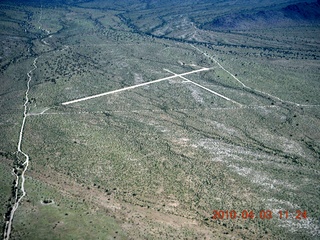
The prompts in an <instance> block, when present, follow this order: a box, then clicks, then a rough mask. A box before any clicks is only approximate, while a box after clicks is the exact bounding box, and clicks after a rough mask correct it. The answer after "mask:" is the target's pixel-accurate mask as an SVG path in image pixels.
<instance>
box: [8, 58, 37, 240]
mask: <svg viewBox="0 0 320 240" xmlns="http://www.w3.org/2000/svg"><path fill="white" fill-rule="evenodd" d="M37 60H38V58H36V59H34V61H33V68H32V69H31V70H30V71H29V72H28V73H27V76H28V81H27V90H26V93H25V102H24V105H23V107H24V111H23V119H22V124H21V128H20V135H19V142H18V147H17V148H18V151H17V154H19V153H20V154H22V155H23V156H24V158H25V160H24V162H23V163H22V164H21V165H20V166H19V165H18V166H15V167H14V168H13V170H12V174H13V175H14V176H15V177H16V180H15V185H14V191H15V199H14V203H13V204H12V209H11V211H10V216H9V219H8V220H7V221H6V223H5V228H4V240H8V239H9V238H10V233H11V228H12V221H13V216H14V214H15V212H16V210H17V209H18V207H19V203H20V202H21V200H22V198H23V197H24V196H25V195H26V191H25V189H24V183H25V176H24V175H25V172H26V171H27V170H28V166H29V156H28V154H26V153H25V152H23V151H22V150H21V146H22V139H23V131H24V127H25V124H26V119H27V116H28V113H27V111H28V101H29V98H28V94H29V91H30V82H31V80H32V76H31V74H32V72H33V71H34V70H36V69H37ZM21 168H22V169H21ZM21 170H22V171H21ZM19 171H21V174H19ZM19 186H20V187H19Z"/></svg>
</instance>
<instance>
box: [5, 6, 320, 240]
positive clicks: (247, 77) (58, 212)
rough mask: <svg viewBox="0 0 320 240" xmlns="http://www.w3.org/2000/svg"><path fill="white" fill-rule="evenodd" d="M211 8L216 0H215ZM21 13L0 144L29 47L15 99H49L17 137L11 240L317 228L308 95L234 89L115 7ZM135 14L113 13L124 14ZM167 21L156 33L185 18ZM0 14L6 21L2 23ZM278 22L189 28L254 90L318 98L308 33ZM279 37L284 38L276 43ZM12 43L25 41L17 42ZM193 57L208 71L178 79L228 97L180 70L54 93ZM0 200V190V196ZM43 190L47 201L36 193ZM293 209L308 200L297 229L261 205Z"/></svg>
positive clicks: (16, 123) (9, 149)
mask: <svg viewBox="0 0 320 240" xmlns="http://www.w3.org/2000/svg"><path fill="white" fill-rule="evenodd" d="M89 4H91V3H84V4H81V6H88V5H89ZM108 4H109V3H105V2H103V3H101V6H108V7H110V6H109V5H108ZM119 4H120V5H118V6H117V8H120V7H121V3H119ZM91 6H92V7H93V6H94V5H91ZM134 6H135V7H138V5H132V6H131V7H132V8H134ZM18 9H20V8H18ZM184 9H185V10H186V9H188V4H187V3H186V6H185V7H184ZM16 11H18V10H16ZM175 11H176V10H174V12H175ZM216 11H217V12H221V11H223V10H222V6H221V8H220V9H217V10H216ZM41 12H42V17H41V18H39V17H40V14H41ZM165 12H168V9H165V8H161V10H159V15H161V14H163V13H165ZM23 13H24V14H27V13H32V14H31V15H28V16H29V17H30V18H29V19H28V25H22V26H20V27H19V28H21V29H27V32H25V33H24V34H23V35H24V37H26V36H29V35H37V36H39V37H38V38H37V39H33V40H31V39H24V38H21V39H20V38H19V40H17V42H16V43H15V44H13V43H10V44H9V45H8V46H7V48H6V49H5V50H4V55H6V54H7V59H6V60H5V63H9V62H10V57H11V56H12V58H14V59H16V60H15V61H14V62H12V63H10V64H9V65H8V66H6V68H5V69H3V73H2V76H4V78H3V88H2V89H1V94H2V95H1V98H0V100H1V102H0V104H1V109H2V114H1V115H0V124H1V125H0V127H1V135H2V139H5V141H2V142H1V144H0V150H1V151H3V152H4V153H8V154H12V153H13V152H14V151H15V148H16V144H17V140H18V134H19V130H20V126H21V120H22V111H23V110H22V107H21V106H22V104H23V97H24V91H25V88H26V86H25V84H26V82H25V80H26V78H27V77H26V73H27V72H28V71H29V70H30V68H31V67H32V66H31V65H32V62H33V59H34V58H35V57H36V56H37V57H38V62H37V67H38V68H37V69H36V70H35V71H34V72H33V74H32V78H33V79H32V82H31V90H30V102H29V105H28V107H29V109H28V112H29V113H39V112H41V111H43V110H44V109H46V108H50V109H49V110H47V111H46V112H45V113H44V114H43V115H34V116H28V118H27V122H26V127H25V131H24V135H23V144H22V147H23V150H24V151H25V152H27V153H28V155H29V156H30V159H31V162H30V163H31V165H30V169H29V171H28V173H27V175H28V177H27V183H26V191H27V197H26V198H25V199H24V200H23V202H22V205H21V206H20V208H19V210H18V211H17V213H16V216H15V219H14V229H13V239H19V238H23V239H37V238H38V239H61V238H70V239H71V238H72V239H99V238H101V239H106V236H107V237H110V238H112V237H116V239H118V238H120V239H121V238H122V239H126V238H132V239H143V238H152V239H181V238H186V239H195V237H198V238H201V239H204V238H205V237H207V238H208V239H214V238H219V239H223V238H225V239H228V238H237V239H238V238H245V239H256V238H257V236H258V237H261V238H265V239H267V238H269V239H272V238H273V239H274V238H280V239H299V238H302V237H305V238H310V239H311V238H313V237H315V236H316V235H319V220H318V217H319V210H318V209H320V206H319V202H318V197H319V194H320V193H319V187H318V183H317V179H318V178H319V162H318V158H319V154H320V153H319V146H320V144H319V138H320V136H319V131H317V129H318V128H319V125H320V122H319V116H320V115H319V110H318V109H319V107H318V106H306V107H298V106H295V105H293V104H288V103H283V102H281V101H279V100H275V99H273V98H269V97H268V96H266V94H261V93H259V92H257V91H255V90H250V89H248V88H243V87H242V86H241V84H239V83H238V82H237V81H236V80H235V79H233V78H232V77H231V76H230V75H229V74H228V73H226V72H225V71H223V70H222V69H221V68H219V67H218V65H217V64H215V63H214V61H213V60H212V59H210V58H208V57H206V56H205V55H204V54H202V53H201V52H199V51H197V50H195V49H194V48H193V47H192V46H190V44H189V43H184V42H177V41H173V40H170V39H161V38H155V37H153V36H150V35H145V34H143V33H138V31H137V29H132V28H130V26H128V25H126V24H125V23H124V22H123V21H121V20H120V18H119V17H118V16H117V14H119V13H123V12H122V11H120V10H119V11H116V10H114V9H113V10H101V9H96V8H90V9H87V8H81V7H74V6H71V5H69V6H68V8H62V7H61V8H46V7H43V8H42V10H41V9H40V8H31V7H30V8H29V7H26V8H25V9H24V10H23ZM138 13H139V12H138ZM138 13H137V12H132V13H131V14H132V15H130V14H129V13H127V14H126V17H128V16H131V17H132V19H133V20H134V19H135V18H136V17H139V14H138ZM145 13H146V14H147V13H151V15H152V14H154V12H152V11H151V12H149V10H146V11H145ZM176 13H177V12H175V14H176ZM207 13H208V12H207ZM7 14H10V15H14V14H12V13H11V12H9V11H8V13H7ZM192 14H196V13H195V12H193V13H192ZM208 14H209V13H208ZM22 16H25V18H26V16H27V15H22ZM145 16H146V18H143V17H141V18H139V20H138V21H137V22H136V24H137V26H138V27H140V28H141V29H142V30H145V31H147V29H148V28H149V27H150V26H156V25H157V24H160V20H159V19H157V18H153V20H152V21H153V22H152V21H150V22H149V23H147V20H150V19H149V18H148V17H149V16H147V15H145ZM13 17H14V16H13ZM147 18H148V19H147ZM23 19H24V18H23ZM199 19H200V18H199ZM199 19H198V20H199ZM19 20H21V15H19ZM180 20H181V21H182V20H183V19H182V18H181V19H179V21H180ZM171 21H172V20H170V24H171ZM177 21H178V20H177ZM179 21H178V22H176V24H182V25H183V26H182V25H181V26H180V25H179V26H180V27H179V29H180V30H179V31H176V32H173V33H172V32H171V33H168V34H169V35H168V36H169V37H174V38H176V37H181V34H185V35H186V37H187V35H188V34H189V33H190V32H186V31H187V30H185V32H184V30H183V27H186V26H187V25H188V22H184V23H183V21H182V22H179ZM199 21H200V20H199ZM4 24H7V23H4ZM39 24H40V29H39ZM8 26H10V28H9V30H10V31H13V29H14V27H15V26H13V25H12V26H11V25H8ZM171 26H173V25H171ZM6 29H7V28H6ZM21 29H20V32H23V30H22V31H21ZM141 29H140V30H141ZM181 29H182V30H181ZM303 29H304V28H302V30H303ZM9 30H8V31H9ZM44 30H49V31H50V34H52V37H49V35H50V34H48V33H46V32H45V31H44ZM189 30H190V29H188V31H189ZM280 30H281V29H279V31H273V32H269V31H262V30H259V31H258V30H257V31H249V32H243V31H242V32H216V33H211V32H210V33H208V32H206V33H203V32H202V33H200V35H201V34H203V35H201V36H203V37H204V38H205V39H206V40H207V41H212V43H213V45H210V44H207V46H205V45H198V46H197V47H198V48H199V49H201V50H202V51H203V52H206V53H208V54H209V55H211V56H213V57H214V58H215V59H217V61H219V62H220V63H221V64H222V65H223V66H224V67H225V68H226V69H227V70H228V71H230V72H232V73H233V74H235V75H236V76H237V77H238V78H239V79H240V80H241V81H243V83H244V84H246V85H247V86H249V87H251V88H253V89H256V90H260V91H263V92H266V93H269V94H273V95H275V96H276V97H279V98H281V99H283V100H286V101H292V102H296V103H300V104H315V105H317V104H319V101H320V100H319V96H318V92H319V83H318V73H319V65H318V63H317V61H316V60H315V59H313V58H312V54H316V57H317V56H318V55H317V54H319V51H318V50H315V49H316V48H315V46H318V43H317V42H316V41H315V40H314V36H315V34H316V33H317V30H316V29H313V28H310V29H308V30H307V29H304V30H305V33H306V35H301V34H300V33H299V34H298V30H296V31H295V32H294V33H297V34H298V35H299V36H298V37H297V38H298V39H295V38H294V36H293V35H294V33H290V32H286V31H285V34H283V35H281V34H282V30H281V31H280ZM300 30H301V29H300ZM6 31H7V30H4V32H3V33H4V34H7V32H6ZM191 33H192V32H191ZM170 34H171V35H170ZM290 34H292V35H290ZM21 35H22V33H21ZM40 36H41V37H40ZM213 36H215V40H213V38H212V37H213ZM303 36H305V37H306V39H304V38H303ZM4 39H5V41H8V39H7V38H4ZM43 40H44V41H46V42H47V43H48V44H49V46H47V45H46V44H44V43H43ZM305 41H306V42H307V43H308V44H309V45H308V46H306V45H305V44H303V43H304V42H305ZM218 42H219V44H218ZM291 42H295V47H294V48H293V47H292V48H290V49H288V47H287V44H289V43H291ZM240 45H243V46H240ZM16 46H18V47H17V48H16ZM27 46H30V47H31V51H30V52H29V53H26V51H25V50H26V49H27ZM300 47H301V49H300ZM9 48H10V49H9ZM13 48H15V49H13ZM297 49H298V50H297ZM20 51H21V52H23V51H24V53H21V54H20V55H19V52H20ZM286 51H287V52H286ZM297 52H299V54H298V55H297ZM300 54H302V55H303V56H301V55H300ZM31 55H32V57H31ZM4 65H5V64H4ZM201 67H214V69H212V70H211V71H208V72H202V73H197V74H192V75H188V76H186V78H188V79H190V80H192V81H194V82H196V83H198V84H201V85H203V86H205V87H207V88H209V89H212V90H213V91H217V92H218V93H220V94H223V95H225V96H226V97H229V98H231V99H233V100H235V101H237V102H239V103H241V104H243V106H242V107H240V106H238V105H236V104H234V103H231V102H229V101H226V100H224V99H222V98H219V97H217V96H216V95H214V94H212V93H210V92H208V91H205V90H204V89H201V88H199V87H197V86H195V85H192V84H190V83H183V81H184V79H181V78H175V79H171V80H168V81H163V82H160V83H155V84H151V85H148V86H144V87H141V88H136V89H132V90H129V91H125V92H122V93H118V94H112V95H108V96H104V97H101V98H96V99H92V100H90V101H84V102H80V103H76V104H73V105H69V106H61V103H62V102H65V101H68V100H73V99H77V98H80V97H84V96H90V95H94V94H98V93H102V92H107V91H111V90H116V89H120V88H123V87H127V86H132V85H134V84H138V83H141V82H147V81H151V80H156V79H159V78H163V77H166V76H171V74H170V73H168V72H166V71H165V70H164V69H169V70H171V71H173V72H175V73H177V74H179V73H184V72H188V71H192V70H194V69H199V68H201ZM19 116H20V117H19ZM8 169H9V167H5V168H3V170H2V168H1V171H4V172H3V175H2V173H1V177H2V176H4V177H5V179H7V177H8V175H10V172H8V171H7V170H8ZM29 174H30V175H29ZM5 179H4V180H5ZM9 184H10V183H8V181H5V182H4V184H1V185H3V186H4V192H5V191H6V192H8V190H10V189H9V188H8V187H9V186H10V185H9ZM1 187H2V186H1ZM0 197H1V201H2V199H3V200H4V199H6V197H7V196H6V194H2V195H1V196H0ZM44 199H52V200H53V201H54V204H50V205H43V204H41V201H43V200H44ZM298 208H299V209H300V208H301V210H307V211H308V219H309V220H310V222H303V223H305V225H303V226H302V227H301V228H299V227H298V224H299V223H301V222H299V221H297V220H294V221H291V220H290V219H289V220H288V221H287V222H285V223H284V222H281V220H279V218H278V216H277V213H276V211H277V210H278V209H283V210H290V212H291V213H295V210H299V209H298ZM214 209H216V210H229V211H230V210H233V209H234V210H236V211H237V212H238V214H241V212H242V211H243V210H245V209H247V210H253V211H254V212H255V214H256V216H257V215H258V214H259V211H260V210H267V209H271V210H273V211H274V214H275V215H274V218H273V219H272V220H259V219H254V220H242V219H237V220H234V221H232V220H226V219H224V220H218V221H214V220H211V219H210V217H211V216H212V211H213V210H214ZM66 213H67V215H66ZM167 222H168V223H167ZM116 232H117V233H116Z"/></svg>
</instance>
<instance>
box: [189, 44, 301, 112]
mask: <svg viewBox="0 0 320 240" xmlns="http://www.w3.org/2000/svg"><path fill="white" fill-rule="evenodd" d="M191 47H193V48H194V49H196V50H197V51H199V52H201V53H202V54H203V55H205V56H206V57H208V58H210V59H211V60H213V61H214V62H215V63H216V64H217V65H218V66H219V67H220V68H221V69H222V70H223V71H225V72H226V73H228V74H229V75H230V76H231V77H233V78H234V79H235V80H236V81H237V82H239V83H240V84H241V85H242V86H243V87H244V88H247V89H249V90H251V91H254V92H258V93H261V94H263V95H267V96H268V97H270V98H273V99H277V100H279V101H280V102H285V103H289V104H293V105H296V106H299V107H301V106H304V105H301V104H299V103H295V102H291V101H286V100H283V99H281V98H278V97H276V96H274V95H271V94H269V93H266V92H263V91H260V90H257V89H254V88H251V87H248V86H247V85H245V84H244V83H243V82H242V81H240V80H239V79H238V78H237V77H236V76H235V75H233V74H232V73H231V72H229V71H228V70H226V69H225V68H224V67H223V66H222V65H221V64H220V63H219V62H218V61H217V60H216V59H215V58H214V57H212V56H210V55H209V54H207V53H205V52H203V51H202V50H200V49H199V48H197V47H195V46H193V45H191Z"/></svg>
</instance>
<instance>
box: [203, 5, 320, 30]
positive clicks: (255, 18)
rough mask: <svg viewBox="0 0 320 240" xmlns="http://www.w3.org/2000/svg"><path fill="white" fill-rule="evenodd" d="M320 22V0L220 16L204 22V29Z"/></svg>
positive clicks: (282, 25) (250, 27)
mask: <svg viewBox="0 0 320 240" xmlns="http://www.w3.org/2000/svg"><path fill="white" fill-rule="evenodd" d="M319 23H320V0H318V1H317V2H313V3H307V2H302V3H298V4H292V5H288V6H286V7H283V8H280V9H278V10H263V11H258V12H254V13H247V12H245V13H236V14H231V15H225V16H222V17H218V18H216V19H214V20H213V21H211V22H209V23H206V24H204V25H203V26H202V27H203V28H204V29H209V30H213V29H221V30H222V29H239V30H245V29H252V28H255V29H257V28H268V27H284V26H297V25H305V24H319Z"/></svg>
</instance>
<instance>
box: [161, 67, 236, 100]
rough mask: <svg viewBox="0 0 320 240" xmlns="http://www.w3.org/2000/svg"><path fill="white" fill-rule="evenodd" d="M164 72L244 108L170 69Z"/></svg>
mask: <svg viewBox="0 0 320 240" xmlns="http://www.w3.org/2000/svg"><path fill="white" fill-rule="evenodd" d="M164 70H165V71H167V72H169V73H172V74H174V75H175V76H176V77H180V78H182V79H184V80H186V82H190V83H192V84H194V85H196V86H198V87H200V88H202V89H204V90H206V91H208V92H210V93H213V94H214V95H217V96H218V97H221V98H223V99H225V100H227V101H230V102H232V103H235V104H238V105H240V106H242V104H241V103H238V102H236V101H234V100H232V99H230V98H228V97H226V96H223V95H221V94H220V93H217V92H215V91H213V90H211V89H209V88H206V87H204V86H202V85H200V84H198V83H196V82H194V81H191V80H189V79H188V78H185V77H183V76H179V74H176V73H174V72H172V71H170V70H168V69H164Z"/></svg>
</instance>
